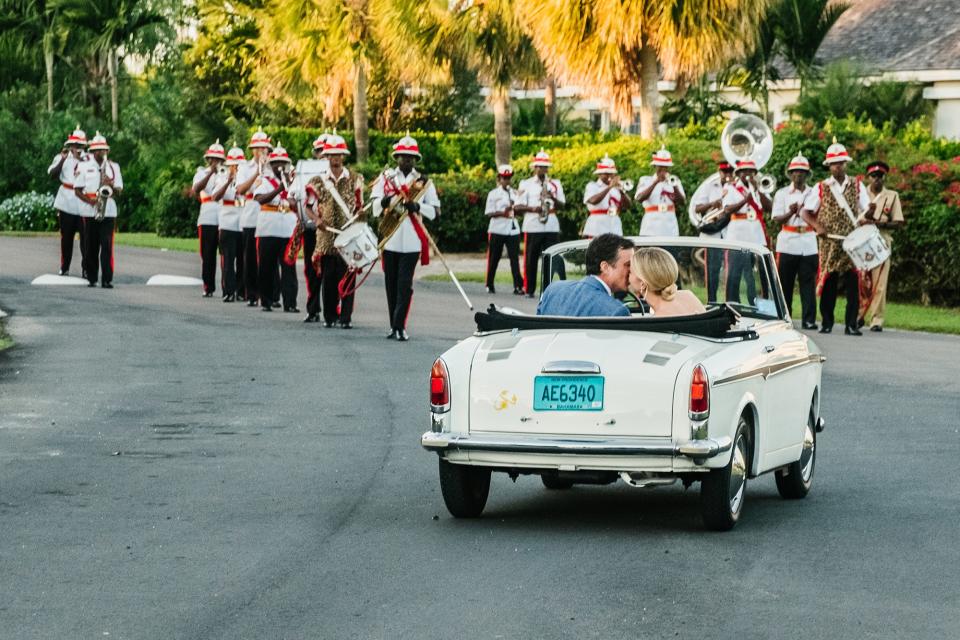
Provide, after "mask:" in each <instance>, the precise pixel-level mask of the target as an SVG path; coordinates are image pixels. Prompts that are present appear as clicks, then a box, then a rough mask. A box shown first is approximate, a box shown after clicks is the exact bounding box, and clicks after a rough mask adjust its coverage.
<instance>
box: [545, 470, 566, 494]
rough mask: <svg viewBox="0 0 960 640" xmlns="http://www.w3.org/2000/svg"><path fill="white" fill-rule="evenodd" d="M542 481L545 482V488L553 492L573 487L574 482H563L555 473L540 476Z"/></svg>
mask: <svg viewBox="0 0 960 640" xmlns="http://www.w3.org/2000/svg"><path fill="white" fill-rule="evenodd" d="M540 481H541V482H543V486H545V487H546V488H547V489H550V490H551V491H562V490H564V489H569V488H571V487H572V486H573V480H562V479H561V478H558V477H557V474H555V473H544V474H543V475H541V476H540Z"/></svg>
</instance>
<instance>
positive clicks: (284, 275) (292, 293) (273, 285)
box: [257, 236, 297, 309]
mask: <svg viewBox="0 0 960 640" xmlns="http://www.w3.org/2000/svg"><path fill="white" fill-rule="evenodd" d="M288 242H290V238H274V237H270V236H264V237H261V238H257V263H258V266H259V278H258V281H259V284H260V306H261V307H268V306H270V305H272V304H273V303H274V302H279V300H280V297H281V295H282V296H283V308H284V309H292V308H294V307H296V306H297V266H296V265H295V264H292V265H291V264H287V261H286V260H284V259H283V254H284V252H285V251H286V249H287V243H288ZM278 274H279V275H278ZM278 281H279V291H278V290H277V285H278Z"/></svg>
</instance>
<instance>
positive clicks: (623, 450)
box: [420, 431, 733, 460]
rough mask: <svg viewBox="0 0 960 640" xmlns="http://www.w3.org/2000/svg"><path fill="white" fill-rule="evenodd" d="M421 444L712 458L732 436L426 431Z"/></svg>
mask: <svg viewBox="0 0 960 640" xmlns="http://www.w3.org/2000/svg"><path fill="white" fill-rule="evenodd" d="M420 444H421V446H423V448H424V449H426V450H428V451H436V452H438V453H439V452H442V451H447V450H450V451H499V452H508V453H545V454H571V455H593V456H598V455H599V456H669V457H673V456H684V457H687V458H692V459H694V460H705V459H707V458H712V457H714V456H716V455H719V454H720V453H723V452H724V451H729V450H730V447H731V446H732V445H733V440H732V439H731V438H730V437H729V436H723V437H721V438H716V439H706V440H685V441H682V442H674V441H672V440H668V439H663V438H659V439H654V438H606V437H595V438H591V437H580V438H577V437H562V436H523V435H514V434H497V435H491V434H462V433H435V432H433V431H427V432H426V433H424V434H423V435H422V436H420Z"/></svg>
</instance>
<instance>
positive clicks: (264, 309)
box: [260, 306, 273, 312]
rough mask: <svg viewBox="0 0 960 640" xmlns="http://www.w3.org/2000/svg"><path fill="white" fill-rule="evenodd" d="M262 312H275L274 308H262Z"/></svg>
mask: <svg viewBox="0 0 960 640" xmlns="http://www.w3.org/2000/svg"><path fill="white" fill-rule="evenodd" d="M260 311H270V312H273V308H272V307H270V306H266V307H260Z"/></svg>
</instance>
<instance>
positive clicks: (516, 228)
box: [484, 186, 520, 236]
mask: <svg viewBox="0 0 960 640" xmlns="http://www.w3.org/2000/svg"><path fill="white" fill-rule="evenodd" d="M519 201H520V199H519V195H518V194H517V190H516V189H514V188H513V187H502V186H498V187H497V188H496V189H494V190H493V191H491V192H490V193H488V194H487V204H486V207H485V208H484V214H485V215H487V216H491V218H490V223H489V224H488V225H487V233H495V234H497V235H500V236H518V235H520V224H519V222H517V219H516V218H515V217H513V218H506V217H503V216H499V217H496V218H494V217H492V216H493V214H495V213H500V212H501V211H504V210H505V209H506V208H507V207H510V206H512V205H514V204H517V203H519Z"/></svg>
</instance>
